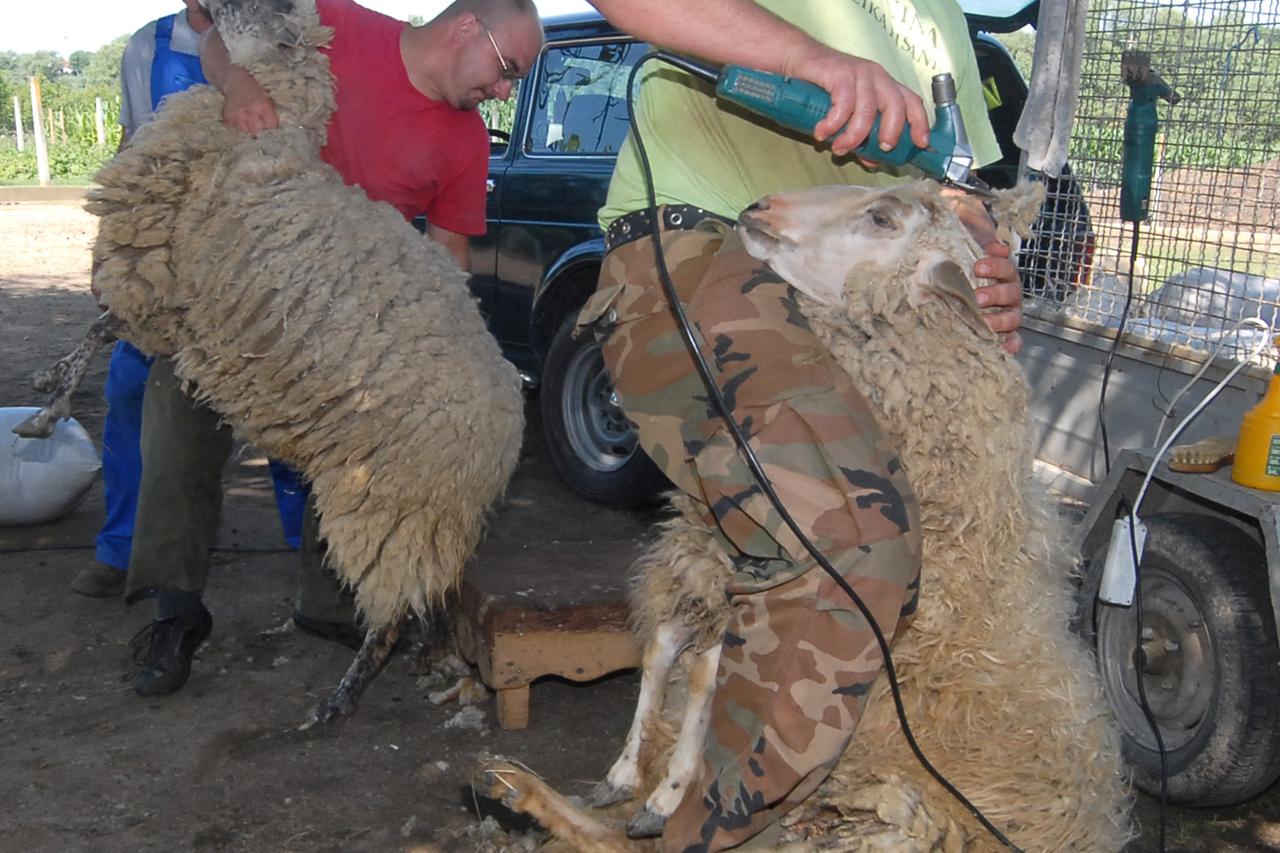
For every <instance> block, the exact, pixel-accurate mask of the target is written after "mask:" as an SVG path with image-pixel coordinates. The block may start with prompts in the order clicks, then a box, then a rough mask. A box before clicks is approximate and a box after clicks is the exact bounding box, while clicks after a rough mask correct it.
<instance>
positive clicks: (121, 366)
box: [94, 13, 310, 571]
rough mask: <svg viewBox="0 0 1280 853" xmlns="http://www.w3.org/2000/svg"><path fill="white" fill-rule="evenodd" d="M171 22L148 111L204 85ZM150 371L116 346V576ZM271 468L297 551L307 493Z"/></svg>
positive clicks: (110, 552)
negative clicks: (168, 98) (180, 47)
mask: <svg viewBox="0 0 1280 853" xmlns="http://www.w3.org/2000/svg"><path fill="white" fill-rule="evenodd" d="M179 14H185V13H179ZM176 18H177V15H169V16H168V17H165V18H160V19H159V20H158V21H156V53H155V58H154V59H152V61H151V110H152V112H154V111H155V110H157V109H158V108H159V107H160V101H161V100H162V99H163V98H164V97H165V96H166V95H171V94H173V93H175V92H181V91H183V90H185V89H188V88H190V87H192V86H195V85H198V84H200V83H205V82H208V81H206V80H205V77H204V73H203V72H202V71H201V70H200V57H199V56H196V55H195V54H191V53H179V52H178V51H176V50H174V49H173V48H172V47H170V42H171V41H172V39H173V22H174V20H175V19H176ZM150 372H151V359H150V358H148V357H147V356H145V355H143V354H142V353H141V352H140V351H139V350H138V349H137V348H136V347H134V346H132V345H131V344H128V343H126V342H125V341H118V342H117V343H116V346H115V349H114V350H112V352H111V364H110V366H109V367H108V368H107V383H106V388H105V389H104V395H105V396H106V398H107V416H106V421H105V423H104V424H103V427H102V487H103V500H104V502H105V503H106V520H105V521H104V522H103V524H102V530H101V531H99V533H98V536H97V539H96V540H95V544H96V546H97V547H96V549H95V552H94V557H95V558H96V559H97V561H98V562H99V563H102V564H103V565H106V566H111V567H112V568H115V569H119V570H120V571H125V570H126V569H127V568H128V566H129V552H130V550H131V548H132V545H133V521H134V515H135V514H136V512H137V508H138V487H139V485H140V483H141V480H142V453H141V450H140V444H141V440H142V393H143V391H144V390H145V389H146V387H147V375H148V374H149V373H150ZM270 468H271V479H272V485H273V486H274V488H275V496H276V506H277V507H278V508H279V510H280V523H281V526H282V527H283V528H284V538H285V541H286V542H287V543H288V544H289V547H290V548H294V549H296V548H297V547H298V545H299V543H300V541H301V537H302V513H303V508H304V507H305V505H306V500H307V494H308V492H309V491H310V489H309V487H308V485H307V484H306V483H305V482H304V481H303V480H302V477H301V476H300V475H299V474H298V473H297V472H296V471H294V470H293V469H291V468H289V467H287V466H285V465H282V464H280V463H279V462H275V461H272V462H271V463H270Z"/></svg>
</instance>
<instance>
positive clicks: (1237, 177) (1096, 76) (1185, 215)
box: [1023, 0, 1280, 358]
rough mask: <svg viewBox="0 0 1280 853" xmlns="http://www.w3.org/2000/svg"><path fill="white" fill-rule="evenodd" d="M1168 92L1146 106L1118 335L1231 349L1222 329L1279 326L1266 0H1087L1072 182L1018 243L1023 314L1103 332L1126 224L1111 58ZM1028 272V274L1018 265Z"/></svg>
mask: <svg viewBox="0 0 1280 853" xmlns="http://www.w3.org/2000/svg"><path fill="white" fill-rule="evenodd" d="M1133 50H1137V51H1143V52H1145V53H1147V54H1149V55H1150V63H1151V67H1152V68H1153V69H1155V70H1156V71H1158V73H1159V74H1160V75H1161V76H1162V77H1163V79H1164V80H1165V81H1166V82H1167V83H1168V84H1170V86H1172V88H1173V89H1174V90H1176V93H1177V98H1176V99H1175V100H1176V103H1173V104H1170V103H1168V102H1166V101H1164V100H1161V101H1159V102H1158V105H1157V111H1158V115H1159V129H1158V133H1157V136H1156V151H1155V170H1154V174H1153V178H1152V187H1151V196H1150V218H1149V219H1148V220H1146V221H1144V222H1142V223H1141V224H1140V226H1139V229H1140V231H1139V238H1138V244H1137V253H1136V259H1135V260H1134V261H1133V263H1132V268H1133V275H1132V279H1133V302H1132V306H1131V308H1130V311H1129V321H1128V324H1127V325H1126V337H1127V338H1128V337H1129V336H1132V337H1133V338H1134V339H1135V340H1136V342H1139V343H1140V342H1142V341H1143V340H1146V341H1152V340H1154V341H1159V342H1163V343H1165V344H1175V345H1181V346H1185V347H1190V348H1192V349H1195V350H1202V351H1208V350H1211V349H1213V348H1214V347H1216V346H1217V344H1218V342H1219V341H1220V340H1222V339H1223V338H1224V337H1226V338H1228V340H1227V342H1226V347H1225V348H1224V352H1223V354H1225V355H1228V356H1232V357H1237V358H1243V357H1245V356H1246V354H1247V353H1248V352H1249V351H1250V350H1251V349H1252V348H1253V346H1252V344H1253V341H1252V340H1251V338H1256V337H1257V336H1259V335H1265V334H1266V333H1265V332H1259V331H1246V332H1244V333H1240V334H1237V333H1236V332H1235V331H1234V330H1235V328H1236V326H1237V324H1238V322H1239V320H1241V319H1243V318H1246V317H1259V318H1260V319H1262V320H1263V322H1265V323H1267V324H1268V325H1272V326H1273V327H1274V328H1276V330H1277V331H1280V318H1278V317H1277V316H1276V315H1277V308H1280V202H1278V201H1277V199H1278V197H1280V191H1278V190H1277V185H1278V184H1280V0H1187V2H1183V3H1170V2H1168V0H1091V3H1090V9H1089V20H1088V26H1087V33H1086V48H1085V55H1084V57H1083V73H1082V79H1081V92H1080V105H1079V109H1078V112H1077V117H1076V124H1075V128H1074V131H1073V134H1072V140H1071V146H1070V149H1069V150H1070V166H1069V168H1070V169H1071V175H1070V177H1069V178H1064V180H1061V181H1058V182H1056V183H1054V184H1052V185H1051V187H1050V198H1049V200H1048V202H1047V204H1046V207H1045V213H1044V216H1043V217H1042V221H1041V224H1040V226H1039V229H1038V231H1037V238H1036V240H1034V241H1033V242H1032V243H1031V244H1030V245H1029V246H1028V247H1027V249H1026V250H1025V253H1024V257H1023V269H1024V280H1025V281H1026V282H1027V285H1028V290H1029V293H1030V296H1031V298H1030V299H1029V302H1028V309H1029V311H1030V312H1031V313H1033V314H1038V315H1040V316H1042V317H1045V316H1051V315H1053V314H1054V313H1055V312H1058V314H1059V316H1063V315H1065V316H1070V317H1075V318H1077V319H1080V320H1084V321H1088V322H1091V323H1096V324H1099V325H1100V326H1103V327H1108V331H1109V333H1110V334H1114V330H1115V327H1116V326H1117V325H1118V324H1119V318H1120V315H1121V310H1122V307H1123V305H1124V302H1125V298H1126V295H1127V292H1128V281H1129V277H1130V267H1131V262H1130V254H1131V247H1132V243H1131V240H1132V225H1130V224H1129V223H1127V222H1124V221H1122V219H1121V215H1120V187H1121V177H1122V175H1121V157H1122V147H1123V146H1122V140H1123V134H1124V122H1125V115H1126V112H1127V110H1128V109H1129V105H1130V91H1129V87H1128V86H1126V85H1125V82H1124V79H1123V77H1122V70H1121V61H1122V55H1123V53H1124V52H1125V51H1133ZM1028 273H1030V274H1028Z"/></svg>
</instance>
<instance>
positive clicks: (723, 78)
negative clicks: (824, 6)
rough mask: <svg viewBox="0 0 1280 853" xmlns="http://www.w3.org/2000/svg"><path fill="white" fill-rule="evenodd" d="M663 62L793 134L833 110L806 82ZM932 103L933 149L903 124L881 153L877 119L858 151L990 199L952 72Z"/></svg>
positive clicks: (734, 68) (679, 60)
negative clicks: (920, 145)
mask: <svg viewBox="0 0 1280 853" xmlns="http://www.w3.org/2000/svg"><path fill="white" fill-rule="evenodd" d="M663 58H664V59H666V60H667V61H669V62H672V64H674V65H677V66H678V67H680V68H682V69H684V70H686V71H688V72H689V73H691V74H693V75H695V76H697V77H701V78H702V79H704V80H707V81H709V82H712V83H715V85H716V95H717V97H719V98H721V99H723V100H725V101H728V102H729V103H733V104H737V105H739V106H741V107H743V108H745V109H747V110H750V111H751V112H753V113H756V114H757V115H760V116H763V117H765V118H767V119H770V120H772V121H775V122H777V123H778V124H780V125H782V126H784V127H789V128H791V129H792V130H798V131H801V132H803V133H810V134H811V133H813V129H814V127H816V126H817V124H818V122H819V121H821V120H822V118H823V116H825V115H826V114H827V111H828V110H830V109H831V97H830V96H829V95H828V94H827V93H826V91H825V90H823V89H822V87H820V86H816V85H814V84H813V83H809V82H808V81H805V80H796V79H794V78H791V77H783V76H782V75H780V74H772V73H770V72H767V71H757V70H755V69H752V68H743V67H741V66H738V65H726V66H725V67H724V68H716V67H714V66H708V65H704V64H702V63H700V62H695V61H692V60H690V59H688V58H686V57H680V56H672V55H670V54H667V53H665V52H664V53H663ZM933 103H934V123H933V128H932V129H931V130H930V131H929V147H928V148H917V147H916V146H915V144H914V143H913V142H912V141H911V135H910V128H908V127H906V126H904V127H903V128H902V135H901V136H900V137H899V139H898V144H897V145H896V146H895V147H894V148H893V149H892V150H891V151H881V150H880V145H879V142H878V136H879V130H880V118H879V116H877V117H876V120H875V122H874V123H873V124H872V125H871V133H870V134H869V135H868V136H867V140H866V141H865V142H863V143H862V144H861V145H859V146H858V147H857V148H855V149H853V153H854V154H857V155H858V156H859V157H863V158H865V159H867V160H873V161H875V162H877V163H884V164H886V165H890V166H915V167H916V168H917V169H920V170H921V171H922V172H924V173H925V174H927V175H929V176H930V177H932V178H934V179H935V180H937V181H940V182H941V183H943V184H945V185H947V186H953V187H956V188H958V189H962V190H964V191H966V192H970V193H973V194H975V195H980V196H983V197H985V198H990V197H991V189H990V188H989V187H988V186H987V185H986V184H984V183H983V182H982V181H981V180H979V179H978V178H977V177H976V176H975V175H974V174H973V148H972V147H971V146H970V145H969V137H968V136H967V135H966V134H965V130H964V120H963V119H962V118H961V117H960V107H959V105H958V104H957V103H956V84H955V80H954V79H953V78H952V76H951V75H950V74H949V73H944V74H938V75H936V76H935V77H934V78H933Z"/></svg>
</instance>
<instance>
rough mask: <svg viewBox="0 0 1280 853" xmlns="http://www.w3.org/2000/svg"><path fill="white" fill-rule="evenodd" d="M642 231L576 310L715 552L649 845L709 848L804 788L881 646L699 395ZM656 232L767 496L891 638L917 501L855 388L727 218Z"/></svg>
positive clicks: (652, 451)
mask: <svg viewBox="0 0 1280 853" xmlns="http://www.w3.org/2000/svg"><path fill="white" fill-rule="evenodd" d="M652 239H653V238H652V237H642V238H640V239H636V240H634V241H632V242H629V243H625V244H622V245H620V246H617V247H616V248H614V249H612V251H610V252H609V253H608V255H606V257H605V262H604V266H603V269H602V271H601V278H600V285H599V290H598V292H597V293H596V295H595V296H594V297H593V298H592V300H591V301H590V302H589V303H588V305H587V307H586V308H584V309H583V313H582V316H581V318H580V320H579V322H580V323H581V324H583V325H588V324H590V325H591V326H592V328H594V329H595V331H596V334H598V335H599V336H601V339H602V348H603V353H604V359H605V363H606V364H607V366H608V368H609V371H610V373H611V375H612V377H613V380H614V383H615V386H616V388H617V391H618V395H619V400H620V402H621V405H622V408H623V411H624V412H625V413H626V415H627V417H628V418H629V419H630V420H631V421H632V422H633V423H634V424H635V425H636V428H637V431H638V434H639V438H640V443H641V445H642V446H643V447H644V449H645V451H646V452H647V453H648V454H649V455H650V456H651V457H652V458H653V459H654V461H655V462H657V464H658V465H660V466H661V467H662V469H663V470H664V471H665V473H666V474H667V476H668V477H670V479H671V481H672V482H673V483H674V484H675V485H676V486H677V487H679V488H680V489H681V490H683V491H684V492H685V493H686V494H688V495H690V496H691V497H693V498H694V499H695V500H696V501H698V503H699V504H700V506H702V507H703V508H704V520H705V521H706V523H707V524H708V525H709V526H710V529H712V530H713V531H716V535H717V538H718V540H719V541H720V543H721V545H722V546H723V547H724V548H725V550H726V553H728V554H729V556H730V558H731V559H732V561H733V565H734V568H735V572H734V575H733V577H732V578H731V580H730V583H729V584H728V593H729V595H730V600H731V603H732V606H733V616H732V619H731V622H730V624H729V626H728V629H727V630H726V633H725V636H724V640H723V644H722V648H721V658H720V665H719V671H718V673H717V684H716V692H715V696H714V699H713V704H712V712H711V724H710V729H709V731H708V736H707V740H706V742H705V744H704V748H703V764H702V768H701V777H700V780H699V782H698V783H697V784H694V785H691V786H690V789H689V791H688V792H687V793H686V795H685V797H684V800H683V801H682V802H681V803H680V805H679V806H678V808H677V809H676V811H675V813H674V814H673V815H672V816H671V818H670V819H669V820H668V822H667V827H666V831H665V833H664V835H663V849H664V850H670V851H703V850H719V849H723V848H726V847H731V846H734V845H736V844H739V843H741V842H743V841H745V840H746V839H748V838H750V837H751V836H753V835H755V834H756V833H758V832H760V831H761V830H762V829H764V828H765V827H766V826H768V825H769V824H770V823H771V822H773V821H775V820H777V819H778V818H779V817H780V816H781V815H782V814H784V813H785V812H786V811H787V810H788V809H790V808H792V807H793V806H795V805H796V804H798V803H799V802H800V801H801V800H803V799H804V798H805V797H807V796H808V795H809V794H810V793H812V792H813V790H814V789H816V788H817V786H818V785H819V784H820V783H821V782H822V780H823V779H824V778H825V777H826V776H827V774H828V773H829V772H830V770H831V768H832V767H833V766H834V764H835V762H836V760H837V759H838V758H839V756H840V754H841V753H842V752H843V750H844V748H845V746H846V744H847V743H848V740H849V738H850V736H851V735H852V733H853V730H854V727H855V726H856V725H857V722H858V719H859V717H860V715H861V713H862V709H863V706H864V704H865V701H866V696H867V694H868V693H869V691H870V687H871V684H872V682H873V681H874V680H875V678H876V677H877V676H878V674H879V672H880V669H881V667H882V665H883V660H882V657H881V653H880V649H879V647H878V646H877V644H876V642H875V640H874V636H873V634H872V633H871V630H870V628H869V626H868V625H867V624H866V622H865V620H864V619H863V617H862V616H861V615H860V614H859V612H858V610H857V609H856V607H855V606H854V604H853V603H852V602H851V601H850V600H849V599H848V597H847V596H846V594H845V593H844V592H843V591H842V590H841V589H840V588H839V587H838V586H837V585H836V583H835V582H834V581H833V580H832V579H831V578H830V577H829V576H828V575H827V574H826V572H825V571H823V569H822V568H821V567H819V566H817V565H816V564H815V562H814V561H813V560H812V558H811V557H810V556H809V554H808V552H807V551H806V550H805V549H804V547H803V546H802V545H801V543H800V542H799V541H798V540H797V538H796V537H795V536H794V535H793V534H792V533H791V531H790V530H789V529H788V528H787V527H786V526H785V525H784V523H783V522H782V520H781V518H780V517H779V516H778V514H777V512H776V511H775V510H774V508H773V507H772V505H771V504H770V503H769V501H768V499H767V498H766V497H765V496H764V495H763V494H762V493H761V491H760V489H759V487H758V486H757V485H756V484H755V481H754V479H753V478H752V476H751V473H750V471H749V470H748V469H747V467H746V464H745V462H744V461H743V460H742V458H741V457H740V455H739V452H738V450H737V448H736V446H735V445H734V442H733V439H732V436H731V435H729V434H728V432H727V429H726V427H725V426H724V424H723V422H722V421H721V419H720V418H719V417H718V415H717V414H716V412H715V410H714V408H713V406H712V404H711V403H710V402H709V400H708V396H707V392H706V390H705V389H704V388H703V386H702V383H701V381H700V380H699V378H698V376H697V374H696V372H695V369H694V367H693V363H692V361H691V359H690V357H689V354H688V352H687V351H686V349H685V346H684V344H683V342H682V341H681V338H680V336H679V332H678V330H677V329H676V326H675V321H674V319H673V318H672V316H671V314H670V312H669V310H668V308H667V304H666V299H665V296H664V295H663V292H662V289H661V285H660V284H659V283H658V278H657V272H656V269H655V266H654V258H653V245H652ZM662 241H663V247H664V249H665V251H666V255H667V264H668V267H669V268H670V271H671V274H672V279H673V281H674V283H675V285H676V289H677V291H678V292H679V294H680V298H681V302H682V303H684V305H685V310H686V312H687V313H688V315H689V318H690V321H691V323H692V325H693V326H694V328H695V337H696V339H697V340H698V343H699V347H700V349H701V350H702V352H703V354H704V357H705V358H706V360H707V362H708V363H709V365H710V366H711V369H712V372H713V374H714V375H715V376H716V380H717V383H718V384H719V386H720V388H721V389H722V390H723V393H724V396H725V398H726V402H727V403H728V405H729V407H730V408H731V410H732V412H733V415H734V418H735V419H736V420H737V421H738V423H739V424H741V425H742V427H743V429H744V431H745V432H746V434H747V435H748V438H749V442H750V444H751V446H752V449H753V450H754V451H755V452H756V454H757V456H758V457H759V459H760V462H761V464H762V466H763V468H764V470H765V471H766V473H767V474H768V476H769V478H770V480H772V482H773V484H774V487H775V489H776V491H777V492H778V494H779V496H780V497H781V498H782V502H783V504H784V505H785V506H786V507H787V508H788V510H789V512H790V513H791V515H792V516H793V517H794V518H795V520H796V521H797V522H798V524H799V526H800V527H801V529H802V530H804V532H805V535H806V536H807V537H809V538H810V539H811V540H812V541H813V543H814V544H815V545H816V546H817V547H818V548H819V549H820V550H821V551H822V553H823V554H824V555H825V556H826V557H827V559H828V560H829V561H830V562H831V563H832V564H833V565H834V566H835V568H836V570H837V571H838V572H839V573H840V574H841V575H842V576H843V577H844V579H845V580H846V581H847V582H848V583H849V584H850V585H851V586H852V587H853V589H854V590H855V591H856V592H857V593H858V595H859V596H860V597H861V598H862V599H863V600H864V602H865V603H866V604H867V605H868V607H869V608H870V610H871V612H872V613H873V615H874V617H875V619H876V622H877V623H878V624H879V626H880V627H881V629H882V630H883V632H884V634H885V635H886V637H889V638H892V637H893V636H894V634H895V633H896V631H897V629H898V628H899V626H900V624H901V623H902V620H904V619H907V618H909V617H910V615H911V614H912V613H913V612H914V608H915V604H916V600H917V596H918V592H919V571H920V534H919V524H918V509H917V505H916V500H915V496H914V495H913V493H912V492H911V489H910V486H909V484H908V482H907V478H906V475H905V472H904V471H903V469H902V465H901V463H900V461H899V460H898V458H897V454H896V452H895V451H894V450H893V448H892V447H891V446H890V445H889V443H888V441H887V439H886V438H885V436H884V434H883V432H882V431H881V430H880V428H879V426H878V425H877V424H876V421H875V418H874V416H873V414H872V412H871V410H870V408H869V406H868V404H867V402H866V400H865V399H864V398H863V397H862V395H861V394H859V393H858V391H857V389H856V388H854V387H853V385H852V383H851V382H850V380H849V378H848V376H847V375H846V374H845V373H844V372H843V371H842V370H840V369H839V368H838V367H837V366H836V365H835V364H834V363H833V362H832V360H831V358H830V357H829V355H828V354H827V353H826V350H825V349H824V348H823V347H822V346H821V344H820V342H819V341H818V339H817V338H816V337H815V336H814V334H813V333H812V331H811V330H810V329H809V327H808V324H807V322H806V321H805V319H804V316H803V315H802V314H801V313H800V311H799V308H798V305H797V303H796V301H795V292H794V291H793V290H792V289H791V288H790V287H789V286H788V285H787V284H786V283H785V282H783V281H782V280H781V279H780V278H778V277H777V276H776V275H775V274H774V273H773V272H772V271H770V270H769V269H768V268H767V267H765V266H764V265H763V264H761V263H759V262H758V261H755V260H754V259H752V258H751V257H750V256H749V255H747V253H746V251H745V250H744V249H743V247H742V244H741V241H740V240H739V239H738V237H737V234H736V233H735V232H734V231H733V230H732V228H731V227H729V226H727V225H725V224H723V223H721V222H718V221H713V220H704V221H703V222H701V223H699V224H698V225H697V227H696V228H694V229H690V230H669V231H664V232H663V234H662Z"/></svg>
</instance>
